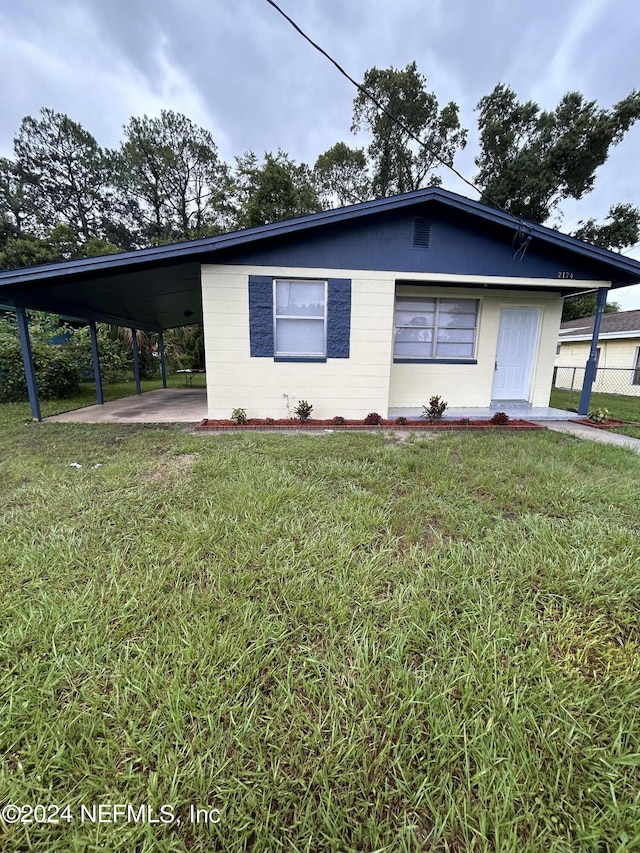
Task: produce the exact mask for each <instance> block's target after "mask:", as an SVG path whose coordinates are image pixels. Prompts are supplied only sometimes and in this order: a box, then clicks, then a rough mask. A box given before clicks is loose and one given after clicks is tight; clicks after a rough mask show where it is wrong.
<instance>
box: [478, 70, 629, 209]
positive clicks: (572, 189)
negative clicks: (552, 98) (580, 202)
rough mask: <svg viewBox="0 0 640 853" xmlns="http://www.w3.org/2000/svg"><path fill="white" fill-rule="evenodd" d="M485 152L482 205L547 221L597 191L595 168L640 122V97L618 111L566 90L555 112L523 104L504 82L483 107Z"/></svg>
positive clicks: (619, 105)
mask: <svg viewBox="0 0 640 853" xmlns="http://www.w3.org/2000/svg"><path fill="white" fill-rule="evenodd" d="M477 108H478V111H479V120H478V126H479V130H480V154H479V155H478V157H477V158H476V161H475V162H476V165H477V166H478V169H479V172H478V174H477V176H476V179H475V180H476V183H477V184H478V185H479V186H480V187H481V188H482V191H483V201H485V202H486V203H487V204H493V205H497V206H500V207H502V208H504V209H505V210H508V211H510V212H511V213H514V214H515V215H516V216H522V217H525V218H527V219H530V220H533V221H534V222H545V221H546V220H547V219H548V218H549V216H550V215H551V214H552V213H553V211H554V210H555V209H556V208H557V206H558V205H559V204H560V203H561V202H562V201H564V200H565V199H568V198H574V199H580V198H582V197H583V196H584V195H585V194H586V193H588V192H590V191H591V190H592V189H593V185H594V181H595V173H596V169H597V168H598V167H599V166H601V165H602V164H603V163H604V162H605V161H606V159H607V156H608V154H609V150H610V148H611V147H612V146H613V145H617V144H618V143H619V142H620V141H621V140H622V139H623V137H624V135H625V133H626V132H627V131H628V130H629V128H630V127H631V126H632V125H633V124H634V123H635V122H636V121H637V120H638V118H640V92H637V91H633V92H631V93H630V94H629V95H628V96H627V97H626V98H624V99H623V100H622V101H620V102H619V103H617V104H616V105H615V106H614V107H613V108H612V109H610V110H605V109H601V108H599V107H598V106H597V105H596V103H595V101H585V99H584V98H583V96H582V95H581V94H580V93H579V92H569V93H567V94H566V95H565V96H564V97H563V98H562V100H561V101H560V103H559V104H558V106H557V107H556V109H555V110H551V111H542V110H541V109H540V107H539V106H538V104H536V103H535V102H533V101H527V102H526V103H520V102H519V101H518V99H517V97H516V94H515V92H514V91H513V89H511V88H509V87H508V86H505V85H503V84H502V83H500V84H498V85H497V86H496V87H495V89H494V90H493V92H491V93H490V94H489V95H486V96H485V97H484V98H481V100H480V102H479V103H478V107H477Z"/></svg>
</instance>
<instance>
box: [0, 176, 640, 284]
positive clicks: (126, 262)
mask: <svg viewBox="0 0 640 853" xmlns="http://www.w3.org/2000/svg"><path fill="white" fill-rule="evenodd" d="M425 202H436V203H440V204H443V205H445V206H446V207H449V208H452V209H455V210H458V211H462V212H465V213H468V214H470V215H471V216H476V217H479V218H481V219H484V220H486V221H488V222H491V223H493V224H495V225H498V226H502V227H505V228H510V229H512V230H516V231H517V230H518V229H523V230H525V231H526V233H527V235H530V236H531V237H533V238H537V239H540V240H542V241H543V242H545V243H548V244H551V245H553V246H556V247H558V248H562V249H564V250H566V251H571V252H575V253H576V254H578V255H581V256H583V257H586V258H588V259H589V260H591V261H594V262H598V263H601V264H605V265H607V266H609V267H611V268H613V269H617V270H618V271H619V272H621V273H623V274H625V275H627V276H629V275H631V276H636V277H637V279H638V281H640V262H639V261H636V260H634V259H632V258H626V257H625V256H624V255H620V254H619V253H617V252H612V251H610V250H608V249H601V248H600V247H598V246H594V245H592V244H591V243H585V242H584V241H582V240H578V239H577V238H576V237H570V236H569V235H568V234H562V233H561V232H559V231H554V230H553V229H552V228H547V227H545V226H544V225H538V224H536V223H533V222H529V221H528V220H524V219H521V218H520V217H517V216H514V215H512V214H510V213H506V212H504V211H502V210H498V209H497V208H493V207H488V206H487V205H485V204H482V203H481V202H478V201H473V200H472V199H469V198H466V197H465V196H461V195H458V194H457V193H452V192H450V191H449V190H443V189H441V188H439V187H427V188H426V189H422V190H415V191H414V192H410V193H404V194H403V195H397V196H391V197H390V198H383V199H375V200H373V201H366V202H362V203H360V204H354V205H350V206H348V207H340V208H334V209H332V210H324V211H321V212H320V213H313V214H310V215H308V216H300V217H297V218H296V219H287V220H283V221H281V222H274V223H271V224H269V225H260V226H258V227H256V228H247V229H244V230H242V231H233V232H230V233H228V234H221V235H219V236H216V237H206V238H204V239H201V240H190V241H185V242H183V243H173V244H170V245H167V246H153V247H151V248H147V249H138V250H136V251H134V252H121V253H118V254H115V255H104V256H100V257H97V258H82V259H80V260H75V261H64V262H61V263H54V264H42V265H39V266H32V267H23V268H20V269H16V270H5V271H2V272H0V286H2V285H6V284H17V283H20V282H23V281H34V280H37V279H48V278H60V277H66V276H74V275H82V274H86V273H94V272H101V271H109V270H118V269H121V268H127V267H128V268H135V267H139V266H144V265H150V266H155V265H157V264H159V263H171V262H177V261H181V260H186V259H193V260H194V261H197V260H198V259H199V258H200V257H201V256H208V255H211V254H215V253H216V252H219V251H222V250H224V249H229V248H235V247H241V246H243V245H247V244H252V243H258V242H260V241H262V240H268V239H271V238H274V237H279V236H282V235H291V234H294V233H300V232H304V231H306V230H310V229H314V228H318V227H323V226H327V225H334V224H336V223H340V222H346V221H349V220H353V219H359V218H364V217H367V216H371V215H375V214H379V213H385V212H389V211H394V210H402V209H404V208H408V207H413V206H415V205H417V204H422V203H425Z"/></svg>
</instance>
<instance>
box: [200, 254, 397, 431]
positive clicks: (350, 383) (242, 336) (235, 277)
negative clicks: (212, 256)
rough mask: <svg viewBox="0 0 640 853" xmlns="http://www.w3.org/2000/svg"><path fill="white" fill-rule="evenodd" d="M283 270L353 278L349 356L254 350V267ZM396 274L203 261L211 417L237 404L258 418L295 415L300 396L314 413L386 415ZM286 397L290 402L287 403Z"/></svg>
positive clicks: (325, 415) (224, 414) (280, 273)
mask: <svg viewBox="0 0 640 853" xmlns="http://www.w3.org/2000/svg"><path fill="white" fill-rule="evenodd" d="M250 274H259V275H272V276H274V277H276V276H280V277H283V278H324V279H329V278H350V279H351V337H350V357H349V358H330V359H327V361H326V362H320V363H315V364H314V363H309V362H277V363H275V362H274V361H273V359H272V358H251V356H250V347H249V284H248V281H249V275H250ZM393 303H394V279H392V278H390V277H389V275H388V274H386V273H385V274H384V275H383V277H382V278H380V277H378V274H377V273H372V272H362V273H354V272H353V271H351V270H326V269H307V268H303V269H295V268H293V269H292V268H291V267H287V268H285V269H282V268H271V267H269V268H267V267H260V268H255V267H239V266H238V267H231V266H203V267H202V310H203V318H204V329H205V350H206V369H207V398H208V401H209V403H208V406H209V417H210V418H228V417H230V416H231V411H232V410H233V409H234V408H243V409H246V411H247V415H248V416H249V417H254V418H265V417H271V418H286V417H294V415H293V409H294V408H295V406H297V404H298V401H299V400H307V401H308V402H309V403H311V404H312V405H313V414H312V417H314V418H332V417H334V416H335V415H342V416H343V417H345V418H346V417H350V418H360V419H361V418H364V417H365V416H366V415H367V414H368V413H369V412H373V411H375V412H379V413H380V414H381V415H386V413H387V409H388V406H389V369H390V366H391V347H392V340H393ZM287 397H288V402H289V408H287Z"/></svg>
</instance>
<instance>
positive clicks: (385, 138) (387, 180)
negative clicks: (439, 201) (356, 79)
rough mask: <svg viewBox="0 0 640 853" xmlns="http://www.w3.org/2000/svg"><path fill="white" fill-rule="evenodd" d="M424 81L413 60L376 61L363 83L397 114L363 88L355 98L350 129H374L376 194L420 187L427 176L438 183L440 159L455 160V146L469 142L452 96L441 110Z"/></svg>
mask: <svg viewBox="0 0 640 853" xmlns="http://www.w3.org/2000/svg"><path fill="white" fill-rule="evenodd" d="M426 85H427V81H426V79H425V77H423V75H422V74H420V73H419V71H418V69H417V66H416V63H415V62H412V63H410V64H409V65H407V67H406V68H405V69H404V70H397V69H395V68H387V69H379V68H375V67H374V68H370V69H369V70H368V71H367V72H366V73H365V76H364V81H363V88H364V89H366V90H367V91H368V92H370V93H371V95H373V97H374V98H375V100H376V101H377V102H378V104H381V105H382V106H384V107H385V109H386V110H387V111H388V113H390V114H391V116H393V119H392V118H391V117H390V116H389V115H388V114H387V113H386V112H383V111H382V110H381V109H380V108H379V107H378V106H377V105H376V103H374V102H373V101H372V100H371V98H369V97H368V96H367V95H365V94H364V92H362V91H360V92H359V94H358V95H357V96H356V98H355V100H354V102H353V122H352V125H351V130H352V132H354V133H355V132H358V131H361V130H367V131H368V132H369V133H370V134H371V142H370V143H369V146H368V148H367V153H368V155H369V161H370V169H371V176H372V177H371V194H372V196H373V197H376V198H384V197H385V196H389V195H393V194H394V193H404V192H409V191H411V190H417V189H419V188H420V187H422V186H424V184H425V182H427V178H429V181H428V182H429V184H431V185H437V184H439V183H440V179H439V178H438V177H437V176H436V175H435V174H433V172H434V170H435V169H437V168H438V167H439V166H440V165H442V163H446V164H448V165H453V160H454V157H455V155H456V153H457V151H459V150H460V149H462V148H464V146H465V144H466V139H467V131H466V130H463V129H462V128H461V127H460V121H459V117H458V107H457V105H456V104H454V103H453V102H451V103H449V104H447V105H446V106H444V107H443V108H442V110H439V107H438V100H437V98H436V96H435V94H433V93H432V92H428V91H427V89H426ZM394 119H397V120H398V121H394ZM398 122H400V123H401V124H402V126H400V124H399V123H398ZM412 136H413V137H417V138H418V139H419V140H420V143H421V144H419V143H417V142H416V141H415V139H413V138H412ZM327 153H328V152H327Z"/></svg>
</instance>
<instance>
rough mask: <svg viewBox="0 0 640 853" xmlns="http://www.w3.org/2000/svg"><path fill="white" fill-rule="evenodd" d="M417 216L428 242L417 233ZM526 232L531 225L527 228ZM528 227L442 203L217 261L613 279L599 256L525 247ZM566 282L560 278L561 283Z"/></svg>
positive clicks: (539, 244)
mask: <svg viewBox="0 0 640 853" xmlns="http://www.w3.org/2000/svg"><path fill="white" fill-rule="evenodd" d="M416 222H418V223H419V225H420V229H422V232H423V233H424V231H425V229H426V226H427V225H428V226H429V229H428V233H429V239H428V244H427V245H425V243H424V241H422V240H420V241H416ZM525 235H526V232H525ZM520 245H521V242H520V235H518V233H517V230H516V229H515V228H514V227H511V228H505V227H503V226H501V225H496V224H495V223H493V222H489V221H484V220H480V219H478V218H477V217H472V216H471V215H470V214H468V213H465V212H461V211H456V210H450V209H447V208H444V207H443V206H442V205H435V204H425V205H422V206H420V207H419V208H416V209H415V210H412V211H406V210H400V211H389V212H386V213H384V214H379V215H377V216H371V217H368V218H367V219H366V220H353V221H347V222H342V223H340V224H339V225H328V226H325V227H323V228H318V229H315V230H310V231H304V232H299V233H292V234H290V235H279V236H277V237H274V238H272V239H270V240H264V241H262V242H260V243H259V244H255V245H244V246H242V248H238V249H233V250H222V251H221V252H220V253H219V254H218V257H217V259H216V260H217V262H222V263H231V264H233V263H239V264H256V265H258V266H262V265H264V266H268V265H273V266H283V267H310V268H314V267H320V268H327V267H328V268H333V269H354V270H390V271H397V272H404V273H412V272H430V273H442V274H443V275H477V276H495V277H509V278H547V279H555V280H558V281H559V282H562V281H564V282H565V283H566V282H567V280H570V279H585V280H593V279H598V278H599V279H602V280H605V281H606V280H609V279H610V277H611V271H610V270H609V269H606V268H605V267H604V265H603V266H602V268H601V269H600V268H599V266H598V264H597V263H594V261H593V260H592V259H587V258H585V257H582V256H580V255H578V254H576V253H575V252H570V251H568V250H566V249H563V248H562V247H558V246H554V245H550V244H549V243H545V242H543V241H542V240H540V239H538V238H536V237H535V236H534V237H533V239H532V240H531V241H530V242H529V243H528V244H527V246H526V251H525V252H524V253H519V252H518V251H517V250H518V247H519V246H520ZM561 286H562V285H561V284H559V287H561Z"/></svg>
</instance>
